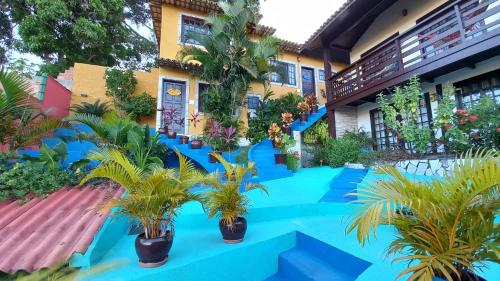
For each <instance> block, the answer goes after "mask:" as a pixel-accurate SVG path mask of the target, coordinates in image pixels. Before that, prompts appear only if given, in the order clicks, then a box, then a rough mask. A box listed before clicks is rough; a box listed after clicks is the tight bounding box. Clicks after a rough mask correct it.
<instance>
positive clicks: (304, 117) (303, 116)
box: [300, 113, 309, 123]
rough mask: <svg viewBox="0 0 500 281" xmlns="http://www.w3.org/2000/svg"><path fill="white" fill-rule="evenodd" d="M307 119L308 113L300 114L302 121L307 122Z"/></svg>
mask: <svg viewBox="0 0 500 281" xmlns="http://www.w3.org/2000/svg"><path fill="white" fill-rule="evenodd" d="M307 120H309V116H307V113H302V114H300V122H301V123H306V122H307Z"/></svg>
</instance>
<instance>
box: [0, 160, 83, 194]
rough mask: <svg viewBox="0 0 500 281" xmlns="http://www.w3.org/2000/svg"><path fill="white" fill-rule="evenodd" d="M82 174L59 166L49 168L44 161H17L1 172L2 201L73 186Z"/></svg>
mask: <svg viewBox="0 0 500 281" xmlns="http://www.w3.org/2000/svg"><path fill="white" fill-rule="evenodd" d="M80 179H81V176H80V175H78V174H75V173H70V172H67V171H65V170H61V169H59V168H53V169H50V168H47V167H46V166H45V165H44V164H43V163H32V162H29V161H27V162H24V163H17V164H15V165H14V167H12V169H10V170H7V171H5V172H4V173H2V174H0V201H2V200H5V199H8V198H14V199H22V198H24V197H25V196H26V195H28V194H30V193H32V194H33V195H35V196H44V195H46V194H47V193H50V192H53V191H56V190H58V189H60V188H61V187H63V186H68V187H73V186H75V185H77V184H78V183H79V182H80Z"/></svg>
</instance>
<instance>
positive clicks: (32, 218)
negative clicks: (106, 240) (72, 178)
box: [0, 185, 124, 273]
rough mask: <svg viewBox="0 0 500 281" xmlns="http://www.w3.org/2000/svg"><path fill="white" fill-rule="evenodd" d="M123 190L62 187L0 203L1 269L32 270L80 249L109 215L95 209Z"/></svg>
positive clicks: (82, 249)
mask: <svg viewBox="0 0 500 281" xmlns="http://www.w3.org/2000/svg"><path fill="white" fill-rule="evenodd" d="M123 191H124V189H123V188H115V187H113V186H110V185H101V186H99V187H96V188H89V187H85V188H72V189H67V188H63V189H61V190H59V191H57V192H55V193H52V194H50V195H49V196H48V197H47V198H46V199H41V198H34V199H32V200H31V201H29V202H28V203H26V204H24V205H19V202H18V201H15V202H7V201H4V202H0V214H1V216H0V253H2V254H1V255H0V271H3V272H7V273H14V272H16V271H19V270H24V271H28V272H31V271H34V270H37V269H40V268H47V267H51V266H54V265H57V264H59V263H61V262H64V261H66V260H68V259H69V258H70V257H71V255H72V254H73V253H75V252H80V253H84V252H85V251H86V250H87V248H88V246H89V245H90V243H91V242H92V240H93V239H94V236H95V235H96V233H97V232H98V231H99V229H100V227H101V225H102V224H103V223H104V221H105V220H106V218H107V216H108V214H107V213H105V214H101V213H98V212H97V211H98V210H97V209H96V207H97V206H99V205H100V204H102V203H103V202H104V201H105V200H107V199H108V198H111V197H115V198H117V197H120V196H121V195H122V194H123Z"/></svg>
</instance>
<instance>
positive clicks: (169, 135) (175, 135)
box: [168, 131, 177, 139]
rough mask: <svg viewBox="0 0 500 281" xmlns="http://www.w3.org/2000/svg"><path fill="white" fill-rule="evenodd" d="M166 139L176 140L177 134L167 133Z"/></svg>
mask: <svg viewBox="0 0 500 281" xmlns="http://www.w3.org/2000/svg"><path fill="white" fill-rule="evenodd" d="M168 138H169V139H175V138H177V132H173V131H168Z"/></svg>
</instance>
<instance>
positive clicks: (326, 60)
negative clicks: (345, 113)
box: [323, 44, 333, 101]
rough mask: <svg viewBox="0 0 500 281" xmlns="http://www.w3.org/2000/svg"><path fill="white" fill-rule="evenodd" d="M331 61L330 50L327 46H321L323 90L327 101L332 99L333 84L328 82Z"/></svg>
mask: <svg viewBox="0 0 500 281" xmlns="http://www.w3.org/2000/svg"><path fill="white" fill-rule="evenodd" d="M331 60H332V54H331V50H330V48H329V47H328V45H325V44H323V63H324V70H325V88H326V100H327V101H329V100H331V99H332V98H333V82H332V81H331V80H330V78H331V77H332V65H331V64H330V62H331Z"/></svg>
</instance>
